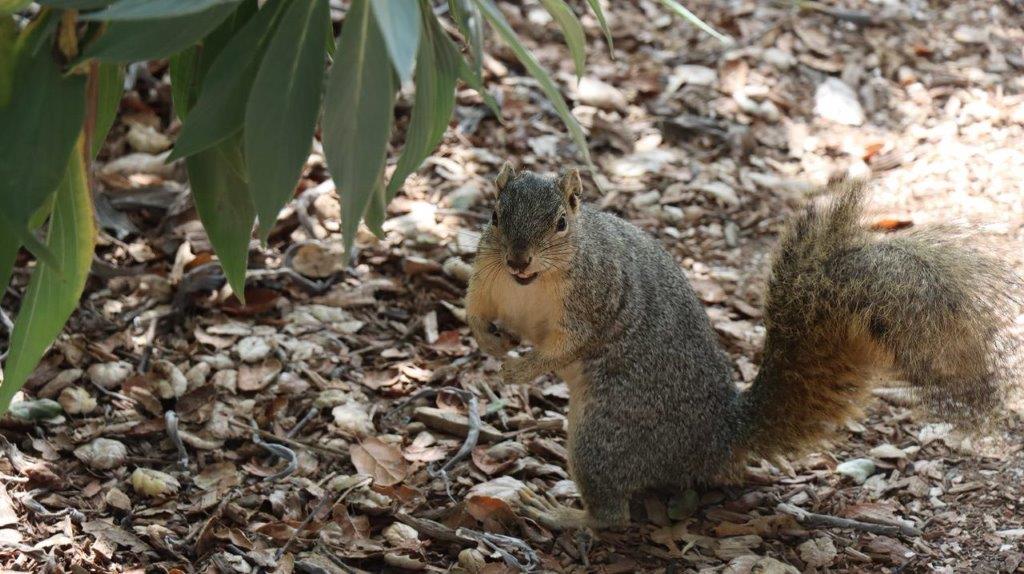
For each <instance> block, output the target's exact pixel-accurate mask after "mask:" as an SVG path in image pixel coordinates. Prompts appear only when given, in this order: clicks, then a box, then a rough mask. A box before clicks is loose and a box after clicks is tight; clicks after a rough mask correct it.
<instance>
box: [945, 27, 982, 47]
mask: <svg viewBox="0 0 1024 574" xmlns="http://www.w3.org/2000/svg"><path fill="white" fill-rule="evenodd" d="M953 39H954V40H956V41H957V42H960V43H961V44H985V43H987V42H988V31H986V30H984V29H982V28H975V27H973V26H968V25H966V24H961V25H959V26H957V27H956V30H953Z"/></svg>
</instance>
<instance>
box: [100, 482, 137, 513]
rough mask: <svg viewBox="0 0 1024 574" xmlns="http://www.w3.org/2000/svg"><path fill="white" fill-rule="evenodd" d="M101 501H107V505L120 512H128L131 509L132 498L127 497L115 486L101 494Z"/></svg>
mask: <svg viewBox="0 0 1024 574" xmlns="http://www.w3.org/2000/svg"><path fill="white" fill-rule="evenodd" d="M103 501H104V502H106V503H107V506H110V507H111V508H116V509H118V510H120V511H121V512H128V511H129V510H131V509H132V499H130V498H128V495H127V494H125V493H124V491H123V490H121V489H120V488H117V487H114V488H111V489H110V490H108V491H107V493H106V494H104V495H103Z"/></svg>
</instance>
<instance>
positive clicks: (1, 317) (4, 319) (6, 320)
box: [0, 308, 14, 333]
mask: <svg viewBox="0 0 1024 574" xmlns="http://www.w3.org/2000/svg"><path fill="white" fill-rule="evenodd" d="M0 326H3V328H4V329H6V330H7V332H8V333H10V332H11V331H13V330H14V322H13V321H11V318H10V317H8V316H7V313H4V310H3V308H0Z"/></svg>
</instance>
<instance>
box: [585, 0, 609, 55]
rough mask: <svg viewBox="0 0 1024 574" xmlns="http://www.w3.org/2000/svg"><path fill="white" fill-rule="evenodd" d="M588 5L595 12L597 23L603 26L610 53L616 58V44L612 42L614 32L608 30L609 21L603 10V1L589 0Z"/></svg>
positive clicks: (602, 29)
mask: <svg viewBox="0 0 1024 574" xmlns="http://www.w3.org/2000/svg"><path fill="white" fill-rule="evenodd" d="M587 3H588V4H590V9H591V10H593V11H594V16H597V23H598V24H600V25H601V31H602V32H604V39H605V41H606V42H608V51H609V52H611V53H612V55H613V56H614V53H615V42H614V41H612V31H611V29H609V28H608V20H606V19H605V17H604V9H602V8H601V0H587Z"/></svg>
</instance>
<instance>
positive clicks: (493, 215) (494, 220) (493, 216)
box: [491, 209, 498, 225]
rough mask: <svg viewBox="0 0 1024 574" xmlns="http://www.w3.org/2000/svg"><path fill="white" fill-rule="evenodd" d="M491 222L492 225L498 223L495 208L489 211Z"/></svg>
mask: <svg viewBox="0 0 1024 574" xmlns="http://www.w3.org/2000/svg"><path fill="white" fill-rule="evenodd" d="M491 224H493V225H497V224H498V210H497V209H495V210H494V211H492V212H491Z"/></svg>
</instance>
